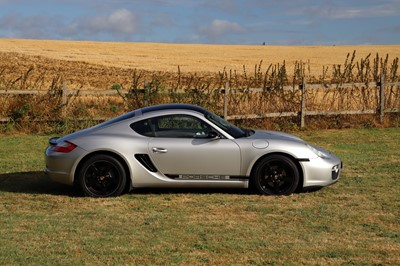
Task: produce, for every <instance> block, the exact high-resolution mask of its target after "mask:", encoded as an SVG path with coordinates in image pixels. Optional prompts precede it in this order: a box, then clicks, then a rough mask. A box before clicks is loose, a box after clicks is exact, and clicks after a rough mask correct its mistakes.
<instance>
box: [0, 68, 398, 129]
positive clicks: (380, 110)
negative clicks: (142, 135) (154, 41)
mask: <svg viewBox="0 0 400 266" xmlns="http://www.w3.org/2000/svg"><path fill="white" fill-rule="evenodd" d="M355 87H363V88H371V89H373V88H375V89H378V90H379V96H378V98H379V103H378V107H377V108H376V109H368V110H341V111H327V110H319V111H309V110H307V101H306V97H305V95H306V92H307V91H308V90H313V89H337V88H340V89H352V88H355ZM388 87H400V82H384V77H383V76H381V77H380V81H378V82H368V83H338V84H307V81H306V79H304V78H303V80H302V83H301V84H300V85H293V86H281V87H279V88H278V89H279V90H282V91H300V93H301V102H300V106H299V110H300V111H293V112H274V113H261V114H245V115H235V114H229V95H231V94H237V93H249V92H251V93H265V92H268V91H270V90H277V89H276V88H267V89H263V88H248V89H233V88H230V86H229V83H226V85H225V88H223V89H215V91H218V93H220V94H222V95H223V117H224V118H225V119H227V120H241V119H260V118H277V117H300V127H302V128H303V127H305V126H306V124H305V117H306V116H329V115H365V114H369V115H373V114H375V115H377V116H379V119H380V122H381V123H383V122H384V117H385V113H399V112H400V108H386V107H385V88H388ZM135 91H136V92H138V93H142V94H143V95H144V96H143V97H144V105H145V106H147V105H148V102H149V101H148V99H149V95H148V92H147V90H146V88H142V89H137V90H135ZM48 93H49V91H45V90H0V95H46V94H48ZM53 93H54V92H53ZM56 93H58V94H59V96H61V98H62V107H64V108H65V107H66V106H67V97H68V96H75V97H79V96H83V95H93V96H102V95H104V96H112V95H114V96H115V95H121V96H122V95H128V94H129V93H132V91H128V90H119V89H111V90H101V91H96V90H68V89H67V86H66V83H65V82H64V83H63V86H62V89H60V90H58V91H57V92H56ZM159 93H161V94H162V93H165V92H159ZM107 119H108V118H96V119H90V120H99V121H101V120H107ZM88 120H89V119H88ZM10 121H12V118H10V117H4V118H0V122H10ZM38 121H41V120H38Z"/></svg>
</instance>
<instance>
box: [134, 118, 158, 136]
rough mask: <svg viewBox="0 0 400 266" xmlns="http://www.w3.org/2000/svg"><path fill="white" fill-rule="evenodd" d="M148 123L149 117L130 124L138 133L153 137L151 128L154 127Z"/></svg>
mask: <svg viewBox="0 0 400 266" xmlns="http://www.w3.org/2000/svg"><path fill="white" fill-rule="evenodd" d="M150 123H151V121H150V119H145V120H142V121H139V122H136V123H133V124H131V128H132V129H133V130H134V131H135V132H136V133H138V134H140V135H143V136H146V137H154V130H152V128H154V127H153V126H152V125H151V124H150Z"/></svg>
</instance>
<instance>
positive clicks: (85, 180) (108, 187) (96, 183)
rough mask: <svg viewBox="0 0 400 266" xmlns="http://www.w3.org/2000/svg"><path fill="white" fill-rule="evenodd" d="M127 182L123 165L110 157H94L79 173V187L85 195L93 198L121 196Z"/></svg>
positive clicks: (103, 155) (102, 155) (99, 155)
mask: <svg viewBox="0 0 400 266" xmlns="http://www.w3.org/2000/svg"><path fill="white" fill-rule="evenodd" d="M126 182H127V178H126V173H125V169H124V167H123V165H122V164H121V163H120V162H119V161H118V160H117V159H116V158H114V157H112V156H110V155H105V154H98V155H94V156H93V157H91V158H90V159H89V160H87V161H86V162H84V164H83V165H82V167H81V168H80V171H79V186H80V188H81V190H82V191H83V193H84V194H85V195H87V196H91V197H116V196H119V195H121V194H122V192H123V191H124V189H125V185H126Z"/></svg>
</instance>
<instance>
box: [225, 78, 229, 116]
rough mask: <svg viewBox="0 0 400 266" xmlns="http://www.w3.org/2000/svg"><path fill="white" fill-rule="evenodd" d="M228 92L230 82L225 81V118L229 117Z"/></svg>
mask: <svg viewBox="0 0 400 266" xmlns="http://www.w3.org/2000/svg"><path fill="white" fill-rule="evenodd" d="M228 93H229V83H228V82H227V83H225V92H224V119H226V118H227V117H228Z"/></svg>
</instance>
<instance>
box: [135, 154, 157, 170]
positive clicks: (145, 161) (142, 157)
mask: <svg viewBox="0 0 400 266" xmlns="http://www.w3.org/2000/svg"><path fill="white" fill-rule="evenodd" d="M135 158H136V160H138V161H139V163H141V164H142V165H143V166H144V167H145V168H146V169H147V170H149V171H150V172H157V168H156V167H155V166H154V164H153V162H152V161H151V159H150V157H149V155H147V154H135Z"/></svg>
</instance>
